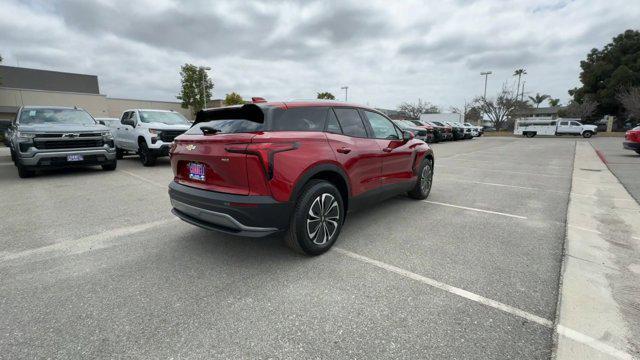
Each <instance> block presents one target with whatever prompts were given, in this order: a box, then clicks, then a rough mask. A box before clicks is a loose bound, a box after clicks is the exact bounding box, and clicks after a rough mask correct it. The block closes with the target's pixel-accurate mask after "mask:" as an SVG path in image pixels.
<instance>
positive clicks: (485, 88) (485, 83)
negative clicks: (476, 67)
mask: <svg viewBox="0 0 640 360" xmlns="http://www.w3.org/2000/svg"><path fill="white" fill-rule="evenodd" d="M491 74H493V73H492V72H491V71H483V72H481V73H480V75H482V76H484V96H483V98H485V99H486V98H487V78H488V77H489V75H491Z"/></svg>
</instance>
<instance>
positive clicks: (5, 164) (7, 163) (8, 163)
mask: <svg viewBox="0 0 640 360" xmlns="http://www.w3.org/2000/svg"><path fill="white" fill-rule="evenodd" d="M9 165H15V164H14V163H12V162H2V163H0V166H9Z"/></svg>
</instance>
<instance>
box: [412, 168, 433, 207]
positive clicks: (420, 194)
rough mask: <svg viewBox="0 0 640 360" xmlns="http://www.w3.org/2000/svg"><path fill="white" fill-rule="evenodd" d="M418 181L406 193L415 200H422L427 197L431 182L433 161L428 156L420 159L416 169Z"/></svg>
mask: <svg viewBox="0 0 640 360" xmlns="http://www.w3.org/2000/svg"><path fill="white" fill-rule="evenodd" d="M418 171H419V172H418V174H419V175H418V181H416V185H415V186H414V187H413V189H411V190H410V191H409V192H408V193H407V194H408V195H409V197H411V198H413V199H417V200H424V199H426V198H427V197H429V193H430V192H431V184H432V183H433V161H432V160H431V159H429V158H426V159H424V160H422V163H421V164H420V169H419V170H418Z"/></svg>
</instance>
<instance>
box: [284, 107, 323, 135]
mask: <svg viewBox="0 0 640 360" xmlns="http://www.w3.org/2000/svg"><path fill="white" fill-rule="evenodd" d="M328 112H329V108H328V107H304V108H297V109H288V110H283V111H278V112H276V114H274V119H273V128H272V130H273V131H323V130H324V123H325V121H326V119H327V113H328Z"/></svg>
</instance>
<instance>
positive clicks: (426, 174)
mask: <svg viewBox="0 0 640 360" xmlns="http://www.w3.org/2000/svg"><path fill="white" fill-rule="evenodd" d="M432 180H433V173H432V172H431V164H430V163H429V162H427V163H426V164H425V165H424V167H423V168H422V175H421V176H420V190H422V193H423V194H426V193H427V192H429V190H431V182H432Z"/></svg>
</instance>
